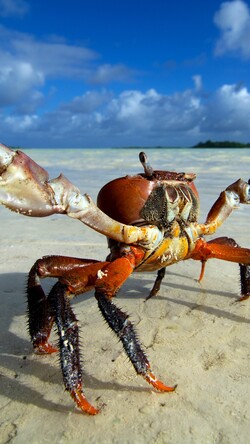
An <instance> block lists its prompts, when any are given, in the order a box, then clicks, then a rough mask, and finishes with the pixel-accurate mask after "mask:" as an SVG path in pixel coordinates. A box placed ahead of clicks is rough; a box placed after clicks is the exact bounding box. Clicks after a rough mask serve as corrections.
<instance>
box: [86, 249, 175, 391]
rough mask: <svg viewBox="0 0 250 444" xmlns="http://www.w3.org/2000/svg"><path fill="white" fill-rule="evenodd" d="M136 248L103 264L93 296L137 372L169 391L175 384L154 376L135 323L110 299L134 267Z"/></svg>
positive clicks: (160, 389) (158, 386) (160, 388)
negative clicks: (166, 383) (171, 385)
mask: <svg viewBox="0 0 250 444" xmlns="http://www.w3.org/2000/svg"><path fill="white" fill-rule="evenodd" d="M135 250H136V249H135V247H132V248H131V249H129V251H128V252H127V253H126V254H125V255H124V256H123V257H120V258H118V259H116V260H114V261H113V262H111V263H109V264H107V265H106V266H105V267H103V268H102V273H101V274H100V275H99V277H98V279H97V281H96V283H95V297H96V299H97V302H98V307H99V309H100V311H101V313H102V315H103V317H104V319H105V320H106V322H107V323H108V325H109V327H110V328H111V329H112V330H113V331H114V333H115V334H116V335H117V337H118V338H119V339H120V341H121V342H122V345H123V348H124V350H125V352H126V354H127V356H128V358H129V359H130V361H131V363H132V365H133V367H134V369H135V371H136V373H137V374H139V375H141V376H143V378H144V379H145V380H146V381H147V382H148V383H149V384H151V385H152V386H153V387H154V388H155V389H157V390H159V391H162V392H170V391H173V390H175V388H176V386H173V387H169V386H166V385H165V384H164V383H163V382H161V381H159V380H158V379H157V378H156V377H155V375H154V374H153V373H152V371H151V368H150V364H149V361H148V359H147V357H146V355H145V353H144V351H143V349H142V347H141V345H140V343H139V340H138V338H137V335H136V332H135V329H134V326H133V324H132V322H131V321H130V320H129V316H128V315H127V313H125V312H123V311H122V310H120V309H119V308H118V307H116V305H115V304H114V303H113V302H112V300H111V299H112V298H113V297H114V296H115V295H116V294H117V292H118V290H119V289H120V287H121V285H122V284H123V283H124V282H125V280H126V279H127V278H128V276H129V275H130V274H131V273H132V272H133V270H134V267H135V260H134V251H135Z"/></svg>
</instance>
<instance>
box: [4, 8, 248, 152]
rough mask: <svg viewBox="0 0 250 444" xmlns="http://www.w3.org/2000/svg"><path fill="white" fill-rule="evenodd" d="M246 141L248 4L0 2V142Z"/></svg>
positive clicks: (88, 144) (50, 145) (58, 145)
mask: <svg viewBox="0 0 250 444" xmlns="http://www.w3.org/2000/svg"><path fill="white" fill-rule="evenodd" d="M207 139H212V140H236V141H239V142H250V0H249V1H246V0H244V1H243V0H230V1H225V2H223V1H217V0H212V1H211V0H202V1H201V0H190V1H184V0H183V1H180V0H175V1H172V0H169V1H168V0H153V1H152V0H126V1H125V0H71V1H66V0H0V141H1V142H2V143H5V144H6V145H9V146H21V147H27V148H86V147H88V148H92V147H93V148H100V147H104V148H105V147H115V146H119V147H125V146H141V147H143V146H144V147H147V146H192V145H194V144H196V143H198V142H200V141H205V140H207Z"/></svg>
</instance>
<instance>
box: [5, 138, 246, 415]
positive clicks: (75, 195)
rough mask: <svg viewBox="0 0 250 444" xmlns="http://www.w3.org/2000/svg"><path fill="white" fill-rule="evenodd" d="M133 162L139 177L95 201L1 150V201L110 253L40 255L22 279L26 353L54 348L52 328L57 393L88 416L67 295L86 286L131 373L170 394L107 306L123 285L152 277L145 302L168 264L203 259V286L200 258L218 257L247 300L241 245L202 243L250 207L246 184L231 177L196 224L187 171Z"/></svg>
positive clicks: (124, 322)
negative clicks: (54, 220) (86, 230)
mask: <svg viewBox="0 0 250 444" xmlns="http://www.w3.org/2000/svg"><path fill="white" fill-rule="evenodd" d="M139 158H140V161H141V164H142V166H143V169H144V172H143V173H139V174H137V175H134V176H125V177H121V178H118V179H114V180H113V181H111V182H109V183H107V184H106V185H104V187H103V188H102V189H101V190H100V192H99V194H98V198H97V205H96V204H95V203H94V202H93V201H92V199H91V198H90V197H89V196H88V195H87V194H84V195H83V194H81V193H80V191H79V189H78V188H77V187H76V186H74V185H73V184H72V183H71V182H70V181H69V180H68V179H67V178H66V177H65V176H63V175H62V174H61V175H60V176H59V177H58V178H56V179H53V180H49V177H48V173H47V172H46V171H45V170H44V169H43V168H41V167H40V166H39V165H38V164H36V163H35V162H34V161H33V160H32V159H31V158H29V157H28V156H27V155H26V154H25V153H23V152H21V151H14V150H12V149H10V148H8V147H6V146H5V145H2V144H0V202H1V203H2V204H3V205H5V206H6V207H7V208H9V209H10V210H13V211H16V212H18V213H21V214H23V215H25V216H30V217H43V216H49V215H52V214H65V215H67V216H69V217H71V218H73V219H78V220H80V221H81V222H83V223H84V224H85V225H87V226H89V227H90V228H92V229H94V230H96V231H98V232H100V233H102V234H103V235H105V236H107V238H108V245H109V248H110V253H109V255H108V257H107V258H106V260H104V261H98V260H94V259H81V258H73V257H67V256H65V257H64V256H55V255H54V256H45V257H42V258H41V259H38V260H37V261H36V262H35V264H34V265H33V267H32V268H31V270H30V272H29V276H28V286H27V300H28V325H29V334H30V337H31V341H32V344H33V348H34V350H35V352H37V353H39V354H50V353H54V352H56V351H57V348H56V347H54V346H53V345H51V344H50V342H49V336H50V332H51V329H52V326H53V324H56V326H57V331H58V336H59V353H60V363H61V370H62V374H63V381H64V385H65V388H66V390H67V391H68V392H69V393H70V395H71V397H72V398H73V400H74V401H75V403H76V405H77V406H78V408H80V409H81V410H82V411H83V412H85V413H88V414H90V415H95V414H97V413H98V412H99V409H98V408H96V407H94V406H93V405H92V404H91V403H89V402H88V400H87V399H86V397H85V395H84V393H83V389H82V385H83V381H82V367H81V362H80V361H81V359H80V350H79V326H78V322H77V319H76V316H75V314H74V312H73V310H72V307H71V305H70V300H71V299H72V298H73V297H75V296H77V295H80V294H82V293H85V292H87V291H89V290H92V289H94V290H95V298H96V300H97V303H98V307H99V309H100V311H101V313H102V315H103V317H104V319H105V321H106V322H107V323H108V325H109V327H110V328H111V329H112V330H113V331H114V333H115V334H116V335H117V337H118V338H119V339H120V341H121V342H122V345H123V348H124V351H125V353H126V354H127V356H128V358H129V359H130V361H131V363H132V365H133V367H134V369H135V371H136V372H137V374H139V375H141V376H143V377H144V379H145V380H146V381H147V382H148V383H149V384H151V385H152V386H153V387H154V388H155V389H156V390H158V391H161V392H172V391H174V390H175V387H176V386H168V385H165V384H164V383H163V382H161V381H160V380H158V379H157V377H156V376H155V375H154V373H153V371H152V370H151V366H150V363H149V361H148V358H147V356H146V354H145V352H144V351H143V348H142V346H141V344H140V342H139V339H138V337H137V334H136V331H135V328H134V326H133V324H132V322H131V321H130V319H129V316H128V314H127V313H125V312H124V311H122V310H121V309H119V308H118V307H117V306H116V305H115V303H114V302H113V298H114V297H115V296H116V295H117V293H118V291H119V290H120V288H121V286H122V284H123V283H124V282H125V281H126V280H127V279H128V277H129V276H130V275H131V273H133V272H134V271H135V272H141V271H142V272H155V271H157V277H156V280H155V283H154V285H153V287H152V290H151V292H150V294H149V295H148V297H147V299H149V298H151V297H154V296H155V295H156V294H157V293H158V292H159V290H160V285H161V281H162V279H163V277H164V274H165V269H166V267H168V266H169V265H172V264H174V263H177V262H179V261H183V260H187V259H194V260H198V261H201V264H202V266H201V273H200V277H199V280H200V281H201V279H202V278H203V275H204V270H205V264H206V262H207V260H208V259H211V258H217V259H222V260H226V261H231V262H235V263H238V264H239V265H240V281H241V295H240V298H239V300H243V299H247V298H248V297H249V296H250V249H247V248H241V247H240V246H239V245H238V244H237V243H236V241H235V240H233V239H231V238H228V237H219V238H215V239H213V240H210V241H206V240H205V236H206V235H211V234H213V233H215V232H216V230H217V228H219V227H220V225H222V223H223V222H224V221H225V219H226V218H227V217H228V216H229V215H230V213H231V212H232V211H233V210H234V209H235V208H238V207H239V204H241V203H242V204H249V203H250V186H249V185H250V182H249V181H248V182H245V181H243V180H242V179H239V180H237V181H236V182H234V183H233V184H231V185H230V186H228V187H227V188H226V189H225V190H224V191H222V192H221V194H220V195H219V197H218V199H217V200H216V202H215V203H214V205H213V206H212V208H211V209H210V211H209V213H208V216H207V218H206V221H205V223H198V213H199V197H198V192H197V189H196V187H195V185H194V179H195V177H196V176H195V174H193V173H189V174H188V173H176V172H170V171H155V170H154V169H153V168H152V167H151V166H150V164H149V162H148V160H147V156H146V154H145V153H143V152H141V153H140V155H139ZM46 277H54V278H57V279H58V280H57V282H56V284H55V285H54V286H53V287H52V289H51V291H50V292H49V294H48V295H46V294H45V293H44V291H43V289H42V286H41V282H40V280H41V279H42V278H46Z"/></svg>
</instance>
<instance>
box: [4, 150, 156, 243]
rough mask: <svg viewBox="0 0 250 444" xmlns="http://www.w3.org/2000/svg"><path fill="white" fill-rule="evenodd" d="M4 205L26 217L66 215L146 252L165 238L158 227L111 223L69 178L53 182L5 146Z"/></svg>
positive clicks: (21, 153)
mask: <svg viewBox="0 0 250 444" xmlns="http://www.w3.org/2000/svg"><path fill="white" fill-rule="evenodd" d="M0 203H2V204H3V205H5V206H6V207H7V208H9V209H10V210H13V211H16V212H18V213H21V214H23V215H25V216H36V217H45V216H49V215H51V214H56V213H59V214H66V215H67V216H69V217H72V218H73V219H78V220H80V221H81V222H83V223H84V224H86V225H88V226H89V227H91V228H93V229H94V230H96V231H98V232H100V233H102V234H104V235H105V236H108V237H109V238H112V239H114V240H116V241H117V242H124V243H126V244H132V243H138V242H140V243H141V244H142V245H144V246H145V248H147V247H148V248H151V247H152V245H153V244H157V243H158V242H159V241H160V238H161V233H160V231H159V229H158V228H156V227H150V226H147V227H135V226H130V225H124V224H122V223H119V222H117V221H115V220H113V219H111V218H110V217H109V216H107V215H106V214H105V213H103V212H102V211H101V210H100V209H99V208H97V206H96V205H95V204H94V202H93V201H92V199H91V198H90V197H89V196H88V195H87V194H84V195H82V194H81V193H80V191H79V189H78V188H77V187H75V186H74V185H73V184H72V183H71V182H70V181H69V180H68V179H67V178H66V177H65V176H63V175H62V174H61V175H60V176H59V177H57V178H56V179H52V180H49V177H48V173H47V172H46V171H45V170H44V169H43V168H41V167H40V166H39V165H37V164H36V163H35V162H34V161H33V160H32V159H31V158H30V157H28V156H27V155H26V154H25V153H23V152H21V151H13V150H11V149H10V148H8V147H6V146H4V145H1V144H0Z"/></svg>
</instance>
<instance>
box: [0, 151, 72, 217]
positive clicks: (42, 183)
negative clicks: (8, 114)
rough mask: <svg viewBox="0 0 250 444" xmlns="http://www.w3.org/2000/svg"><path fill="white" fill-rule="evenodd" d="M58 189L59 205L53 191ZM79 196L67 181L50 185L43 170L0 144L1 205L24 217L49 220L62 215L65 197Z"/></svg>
mask: <svg viewBox="0 0 250 444" xmlns="http://www.w3.org/2000/svg"><path fill="white" fill-rule="evenodd" d="M58 186H60V187H61V188H63V191H64V192H63V193H62V195H61V196H60V197H61V198H60V202H58V201H57V199H56V197H55V192H54V189H53V187H57V188H58ZM72 192H73V193H74V194H77V193H79V190H78V188H76V187H75V186H74V185H72V184H71V183H70V182H69V181H68V179H66V177H64V176H63V175H60V176H59V177H58V178H57V179H54V180H52V181H51V182H50V181H49V175H48V173H47V171H46V170H44V169H43V168H42V167H40V166H39V165H38V164H37V163H36V162H34V161H33V160H32V159H31V158H30V157H29V156H27V155H26V154H25V153H23V152H22V151H13V150H11V149H10V148H8V147H6V146H5V145H3V144H0V203H2V204H3V205H5V206H6V207H7V208H9V209H10V210H12V211H16V212H17V213H21V214H24V215H26V216H38V217H43V216H49V215H51V214H55V213H65V212H66V206H67V201H68V199H67V198H68V196H69V194H70V193H71V194H72Z"/></svg>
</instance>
